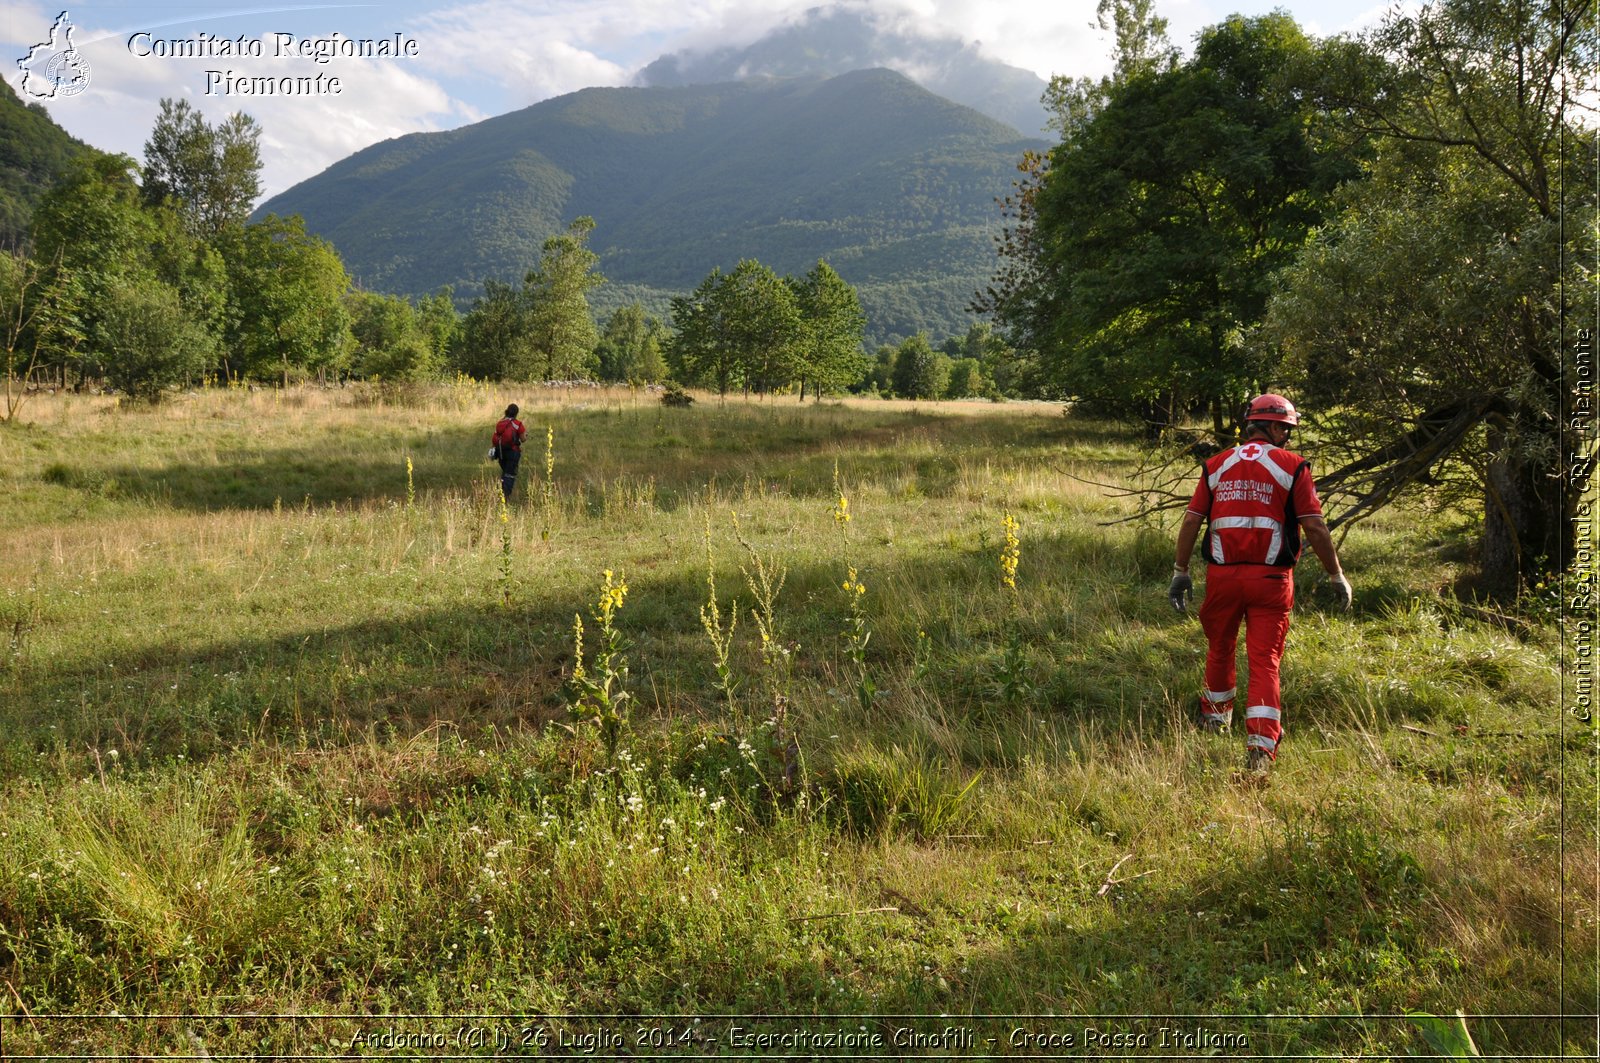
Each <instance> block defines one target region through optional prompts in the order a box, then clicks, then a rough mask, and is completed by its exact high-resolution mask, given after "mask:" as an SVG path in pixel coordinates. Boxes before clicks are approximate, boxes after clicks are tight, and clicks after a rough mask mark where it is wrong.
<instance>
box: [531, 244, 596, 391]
mask: <svg viewBox="0 0 1600 1063" xmlns="http://www.w3.org/2000/svg"><path fill="white" fill-rule="evenodd" d="M593 231H594V219H593V218H590V217H587V216H585V217H581V218H578V219H576V220H575V221H574V222H573V223H572V224H571V225H570V226H568V227H567V231H566V232H565V233H561V234H559V235H556V236H552V237H550V238H549V239H548V240H546V241H545V242H544V249H543V251H542V252H541V254H540V256H539V265H538V267H537V268H535V269H534V270H532V271H530V272H529V273H528V275H527V277H526V278H525V279H524V283H523V298H524V300H525V301H526V304H527V309H526V317H525V320H526V328H527V332H528V349H529V353H530V355H531V356H532V359H533V361H532V365H531V366H530V367H529V368H530V377H531V379H535V380H570V379H574V378H577V377H583V376H588V375H590V374H591V373H593V371H594V369H595V368H596V367H595V365H594V360H593V355H594V348H595V344H596V343H598V342H599V340H600V335H599V332H598V330H596V328H595V326H594V318H593V317H591V316H590V314H589V300H588V295H587V293H588V291H589V289H590V288H593V287H594V286H595V285H597V284H600V283H602V282H603V281H604V280H605V278H604V277H602V276H600V274H598V273H596V272H595V271H594V268H595V266H596V265H598V264H599V262H600V256H598V255H596V254H595V253H594V252H593V251H590V250H589V248H588V246H587V241H588V239H589V234H590V233H591V232H593Z"/></svg>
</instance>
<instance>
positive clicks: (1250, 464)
mask: <svg viewBox="0 0 1600 1063" xmlns="http://www.w3.org/2000/svg"><path fill="white" fill-rule="evenodd" d="M1189 511H1190V512H1191V513H1198V514H1200V515H1201V516H1203V517H1205V518H1206V536H1205V542H1204V545H1203V547H1202V553H1203V555H1204V556H1205V559H1206V561H1207V562H1208V563H1210V564H1213V565H1276V566H1278V567H1281V568H1293V567H1294V563H1295V562H1296V561H1298V560H1299V559H1300V518H1301V517H1310V516H1321V515H1322V500H1321V499H1319V498H1318V497H1317V488H1316V484H1314V483H1313V482H1312V479H1311V463H1310V462H1308V461H1306V459H1304V458H1302V457H1301V456H1300V455H1298V454H1295V453H1293V452H1292V451H1288V450H1284V449H1283V448H1282V447H1275V446H1273V445H1272V444H1271V443H1267V442H1264V441H1252V442H1249V443H1241V444H1240V445H1239V446H1236V447H1231V448H1229V449H1228V450H1224V451H1223V452H1222V453H1220V454H1217V455H1214V456H1213V457H1212V458H1211V459H1210V460H1208V461H1207V462H1206V464H1205V471H1204V472H1203V473H1202V474H1201V476H1200V483H1199V484H1198V485H1196V487H1195V489H1194V497H1193V498H1191V499H1190V500H1189Z"/></svg>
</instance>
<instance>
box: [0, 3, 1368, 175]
mask: <svg viewBox="0 0 1600 1063" xmlns="http://www.w3.org/2000/svg"><path fill="white" fill-rule="evenodd" d="M821 2H822V0H700V2H698V3H696V4H693V5H663V4H662V3H661V2H660V0H522V2H514V0H473V2H466V3H451V2H449V0H400V2H398V3H385V4H301V5H281V6H280V5H272V4H249V3H240V4H226V3H220V4H219V3H148V2H104V0H102V2H96V3H85V4H71V3H67V2H66V0H54V2H52V3H46V4H41V3H37V2H33V0H0V38H3V40H0V48H3V50H4V51H5V54H6V64H5V69H6V72H7V79H8V80H9V81H10V83H11V85H12V87H13V88H17V87H19V85H20V83H21V80H22V74H21V71H20V70H19V69H18V66H17V61H18V60H20V59H21V58H23V57H24V56H25V55H27V54H28V51H29V49H30V48H31V46H33V45H35V44H38V43H40V42H42V41H44V40H45V39H46V37H47V36H48V34H49V31H50V27H51V24H52V23H53V22H54V21H55V19H56V17H57V16H58V15H59V14H60V13H61V12H62V10H63V6H64V7H65V10H66V11H67V12H68V15H69V19H70V22H71V24H72V26H73V27H74V33H73V44H74V46H75V47H76V48H77V49H78V51H79V52H80V53H81V55H82V57H83V59H84V60H86V61H87V63H88V66H89V81H88V84H87V87H86V88H85V89H84V90H83V91H82V92H81V93H78V94H76V95H73V96H70V97H67V96H60V95H58V96H56V97H55V98H44V99H40V100H39V101H38V102H40V103H42V104H43V105H44V106H45V107H46V108H48V110H49V111H50V114H51V116H52V117H53V118H54V119H55V120H56V121H57V122H58V123H59V124H60V125H61V126H63V127H64V128H65V129H67V130H68V131H69V132H70V133H72V134H73V135H74V136H77V137H79V138H80V139H82V140H84V141H87V142H88V143H90V144H93V145H94V146H96V147H98V148H103V149H105V150H109V151H122V152H126V153H127V154H129V155H132V156H134V157H135V158H137V157H140V156H141V155H142V154H143V146H144V141H145V139H146V138H147V136H148V134H149V130H150V125H151V122H152V121H153V120H154V117H155V115H156V113H157V110H158V107H159V101H160V100H161V98H162V97H164V96H172V97H177V96H187V97H188V98H189V99H190V100H191V102H193V103H194V104H195V106H196V107H198V108H199V109H200V110H201V111H203V112H204V113H205V114H206V115H207V117H209V118H211V119H212V120H217V119H220V118H222V117H223V116H225V115H227V114H228V113H231V112H233V111H236V110H243V111H245V112H247V113H249V114H251V115H253V116H254V117H255V118H256V120H257V121H258V122H260V124H261V126H262V130H263V134H262V153H263V158H264V174H263V177H264V181H265V184H266V186H267V194H268V195H272V194H274V193H276V192H280V191H283V190H284V189H285V188H288V187H289V186H290V185H292V184H294V183H295V182H297V181H300V180H303V179H305V178H307V177H310V176H312V175H314V174H316V173H318V172H320V171H321V170H323V169H325V168H326V167H327V166H329V165H330V164H332V163H334V162H337V161H338V160H339V159H342V158H344V157H345V156H347V155H349V154H351V153H353V152H355V151H358V150H360V149H361V148H363V147H366V146H368V145H370V144H373V143H376V142H378V141H381V140H385V139H388V138H390V137H396V136H401V135H404V134H406V133H411V132H417V131H421V130H440V129H452V128H455V127H457V126H461V125H465V124H468V123H470V122H475V121H478V120H480V119H483V118H488V117H491V116H493V115H497V114H503V113H505V112H507V111H512V110H516V109H518V108H521V107H526V106H528V105H529V104H532V103H537V102H538V101H539V100H543V99H548V98H550V97H552V96H557V95H561V94H562V93H566V92H573V91H576V90H577V89H580V88H585V87H588V86H592V85H623V84H627V83H629V81H630V80H631V79H632V77H633V75H634V74H635V73H636V72H637V71H638V70H639V69H640V68H641V67H643V66H644V65H645V64H647V63H649V62H650V61H651V60H653V59H655V58H656V57H657V56H659V55H661V54H663V53H665V52H669V51H676V50H678V49H682V48H705V47H709V46H713V45H717V44H724V43H733V44H744V43H748V42H750V41H753V40H755V39H756V38H757V37H759V36H760V35H761V34H762V33H764V32H765V31H766V30H768V29H771V28H772V27H774V26H776V25H778V24H780V23H781V22H783V21H784V20H785V19H786V18H789V17H793V16H794V15H796V14H798V13H800V12H802V11H803V10H804V9H805V8H807V7H812V6H817V5H818V4H819V3H821ZM850 2H851V3H852V4H853V5H854V6H860V7H865V8H866V9H867V10H868V11H869V13H871V15H872V16H873V17H874V18H879V19H884V20H892V21H895V22H897V23H902V24H904V23H910V24H913V25H916V26H920V27H922V28H924V29H927V30H929V31H930V32H935V33H938V34H940V35H943V36H953V37H959V38H961V39H963V40H968V41H980V42H982V47H983V49H984V51H985V52H987V53H988V54H990V55H992V56H994V57H995V58H998V59H1001V60H1003V61H1005V62H1008V63H1011V64H1013V65H1015V66H1020V67H1023V68H1025V69H1029V70H1033V71H1034V72H1035V73H1037V74H1039V76H1040V77H1042V78H1048V77H1049V76H1050V75H1051V74H1052V73H1064V74H1073V75H1078V74H1089V75H1099V74H1103V73H1105V72H1106V71H1107V69H1108V68H1109V65H1110V64H1109V59H1108V52H1109V42H1108V41H1107V40H1106V37H1105V35H1104V34H1103V33H1101V32H1100V31H1099V30H1098V29H1096V28H1095V27H1094V25H1093V24H1094V8H1095V0H1057V2H1054V3H1039V2H1016V0H850ZM1157 3H1158V10H1159V11H1160V12H1161V13H1162V14H1163V15H1165V16H1166V17H1167V18H1168V19H1169V20H1170V23H1171V26H1170V33H1171V37H1172V39H1173V40H1174V41H1175V42H1177V43H1178V44H1180V45H1187V44H1188V43H1189V42H1190V41H1191V40H1192V38H1193V37H1194V35H1195V33H1197V32H1198V31H1199V30H1200V29H1201V28H1203V27H1204V26H1207V25H1210V24H1212V23H1214V22H1216V21H1218V20H1220V19H1221V18H1223V17H1225V16H1226V15H1228V14H1230V13H1233V12H1235V11H1239V12H1243V13H1246V14H1255V13H1259V12H1263V11H1267V10H1270V9H1272V8H1274V7H1283V8H1285V9H1287V10H1288V11H1289V12H1290V13H1291V14H1293V15H1294V16H1295V17H1296V18H1297V19H1298V20H1299V21H1300V23H1301V24H1302V25H1303V26H1305V27H1306V28H1307V29H1308V30H1309V31H1311V32H1313V33H1316V34H1319V35H1327V34H1333V33H1340V32H1347V31H1351V30H1356V29H1360V28H1363V27H1365V26H1369V25H1371V24H1373V23H1374V22H1375V21H1376V20H1377V19H1378V18H1379V17H1381V15H1382V13H1383V12H1384V10H1385V9H1386V8H1387V4H1386V3H1384V2H1383V0H1328V2H1310V0H1302V2H1300V3H1293V2H1289V3H1284V2H1278V3H1274V2H1272V0H1239V2H1234V3H1228V2H1225V0H1183V2H1179V0H1165V2H1163V0H1157ZM138 33H145V34H148V37H141V38H139V41H138V42H137V43H135V44H130V40H129V39H130V38H131V37H133V36H134V35H135V34H138ZM280 33H282V34H290V35H292V36H293V38H294V39H295V40H296V41H303V40H305V39H308V38H309V39H313V40H315V39H318V38H321V39H327V38H330V37H332V36H333V35H335V34H337V35H339V36H341V37H343V38H354V39H357V40H360V39H368V40H376V39H393V37H394V36H395V35H396V34H399V35H401V37H402V39H406V40H412V41H415V45H414V48H415V51H416V54H415V55H413V56H409V57H400V58H393V59H390V58H355V57H351V58H346V57H337V58H333V59H331V60H329V61H327V62H325V63H319V62H316V61H314V60H312V59H309V58H304V57H296V56H294V55H275V54H273V53H274V51H275V50H276V49H275V45H276V44H277V43H278V41H279V38H277V37H275V36H274V35H275V34H280ZM202 34H204V35H207V36H209V37H210V38H213V39H215V38H227V39H229V40H233V39H237V38H239V37H240V36H244V37H245V38H246V39H247V40H255V41H259V42H260V44H261V47H262V52H263V54H262V55H260V56H259V57H257V56H251V55H245V56H225V55H215V54H213V55H211V56H209V57H198V58H186V57H175V56H172V55H162V54H148V53H151V52H156V51H159V50H160V49H161V47H162V46H160V45H157V46H155V47H152V46H151V44H150V43H149V42H154V41H170V40H180V41H184V40H187V41H194V40H196V39H197V38H199V37H200V35H202ZM141 53H146V54H141ZM45 58H47V56H45V55H44V54H43V53H41V54H40V57H39V60H40V62H42V61H43V60H44V59H45ZM207 71H218V72H219V73H218V74H215V75H208V74H207ZM229 72H231V73H232V75H233V76H234V77H235V78H245V79H249V78H274V79H276V78H281V77H291V78H301V77H315V75H317V74H322V75H323V76H324V82H323V86H322V87H323V89H324V91H322V92H316V93H304V94H299V95H286V96H250V95H243V94H241V93H239V92H238V91H234V92H231V93H230V92H228V91H226V90H227V89H228V88H229V84H228V83H227V82H226V81H225V80H222V79H224V78H225V77H226V76H227V74H228V73H229ZM333 77H336V78H338V80H339V92H338V93H332V92H328V91H325V90H326V88H327V79H328V78H333ZM34 84H35V85H39V84H43V83H42V82H35V83H34ZM234 87H235V89H236V90H237V82H235V83H234Z"/></svg>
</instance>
